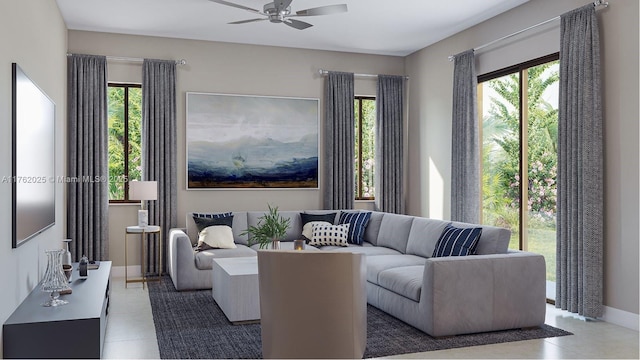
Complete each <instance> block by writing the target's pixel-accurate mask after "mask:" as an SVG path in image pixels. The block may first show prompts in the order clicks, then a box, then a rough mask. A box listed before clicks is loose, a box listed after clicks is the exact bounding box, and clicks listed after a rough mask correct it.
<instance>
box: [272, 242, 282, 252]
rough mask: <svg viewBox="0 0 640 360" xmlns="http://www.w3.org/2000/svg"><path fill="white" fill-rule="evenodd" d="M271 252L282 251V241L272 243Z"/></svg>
mask: <svg viewBox="0 0 640 360" xmlns="http://www.w3.org/2000/svg"><path fill="white" fill-rule="evenodd" d="M271 250H280V240H272V241H271Z"/></svg>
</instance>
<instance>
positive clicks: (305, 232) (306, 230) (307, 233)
mask: <svg viewBox="0 0 640 360" xmlns="http://www.w3.org/2000/svg"><path fill="white" fill-rule="evenodd" d="M313 224H322V225H333V224H331V223H330V222H328V221H309V222H308V223H306V224H304V226H303V227H302V236H304V237H305V238H307V239H309V240H311V238H312V237H313V232H312V230H313Z"/></svg>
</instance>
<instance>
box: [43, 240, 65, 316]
mask: <svg viewBox="0 0 640 360" xmlns="http://www.w3.org/2000/svg"><path fill="white" fill-rule="evenodd" d="M46 253H47V271H46V272H45V273H44V279H43V280H42V291H44V292H48V293H50V295H49V299H48V300H47V301H46V302H45V303H44V304H42V306H59V305H64V304H67V303H69V302H68V301H66V300H61V299H59V297H60V292H61V291H63V290H68V289H70V287H69V283H68V282H67V277H66V276H65V275H64V272H63V270H62V257H63V255H64V253H65V250H64V249H58V250H46Z"/></svg>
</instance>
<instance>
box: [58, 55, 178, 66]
mask: <svg viewBox="0 0 640 360" xmlns="http://www.w3.org/2000/svg"><path fill="white" fill-rule="evenodd" d="M71 55H73V54H71V53H67V56H71ZM106 58H107V60H111V61H124V62H143V61H144V59H142V58H135V57H124V56H106ZM175 62H176V65H186V64H187V60H185V59H180V60H175Z"/></svg>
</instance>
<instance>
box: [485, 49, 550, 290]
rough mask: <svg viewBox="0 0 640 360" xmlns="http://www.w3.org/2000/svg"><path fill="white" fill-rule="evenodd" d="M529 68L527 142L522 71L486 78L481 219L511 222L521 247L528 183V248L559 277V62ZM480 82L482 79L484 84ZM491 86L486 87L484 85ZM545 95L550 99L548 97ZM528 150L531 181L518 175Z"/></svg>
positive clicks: (515, 240)
mask: <svg viewBox="0 0 640 360" xmlns="http://www.w3.org/2000/svg"><path fill="white" fill-rule="evenodd" d="M523 74H526V84H527V89H526V93H525V94H526V95H525V96H526V104H527V109H526V114H527V115H528V116H527V118H526V119H525V121H527V135H528V136H527V139H526V141H527V143H526V146H521V140H520V111H519V107H520V89H519V86H520V78H519V73H513V74H510V75H506V76H502V77H499V78H497V79H493V80H488V81H486V82H484V83H483V85H484V86H487V87H488V88H489V89H490V94H492V96H491V97H490V101H489V103H488V104H486V103H485V104H484V106H485V107H488V116H487V115H486V113H485V115H484V116H483V121H482V133H483V136H482V138H483V141H482V195H483V199H482V201H483V202H482V206H483V209H482V210H483V222H484V223H485V224H491V225H496V226H501V227H507V228H510V229H511V231H512V239H511V243H510V245H509V247H510V248H518V247H519V238H520V235H521V234H520V226H519V225H520V211H521V210H520V209H521V206H522V204H521V203H520V202H521V196H520V193H521V187H522V186H523V185H524V186H527V189H528V191H527V203H526V204H524V206H526V213H527V214H528V217H527V221H528V225H527V228H526V229H524V230H525V231H527V233H528V239H529V241H528V249H525V250H529V251H535V252H539V253H542V254H543V255H545V258H547V279H548V280H551V281H555V252H556V249H555V226H556V176H557V146H558V144H557V139H558V110H557V103H556V105H555V106H554V105H553V104H552V103H551V102H550V101H548V97H549V94H554V96H555V97H556V99H554V102H555V101H557V93H556V92H557V85H558V81H559V75H558V62H557V61H553V62H548V63H544V64H542V65H537V66H533V67H529V68H527V69H526V71H524V72H523ZM481 86H482V85H481ZM485 89H487V88H485ZM545 95H546V97H547V99H545ZM521 149H523V150H526V163H525V166H527V168H526V169H525V170H526V174H527V177H528V182H527V183H526V184H523V183H522V179H521V176H520V170H519V169H520V152H521Z"/></svg>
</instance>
